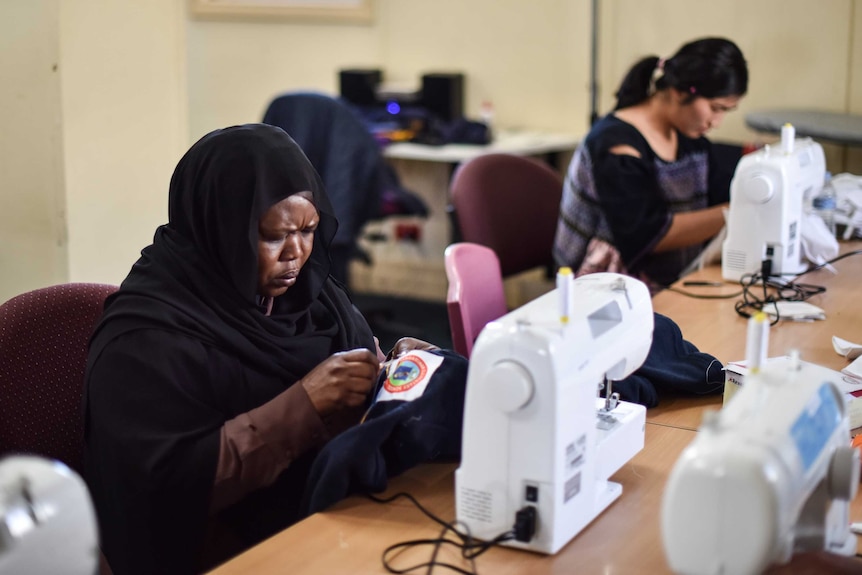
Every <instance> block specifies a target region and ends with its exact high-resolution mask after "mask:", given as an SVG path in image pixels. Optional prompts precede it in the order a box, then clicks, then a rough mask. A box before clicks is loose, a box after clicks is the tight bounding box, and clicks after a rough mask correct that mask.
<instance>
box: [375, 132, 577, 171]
mask: <svg viewBox="0 0 862 575" xmlns="http://www.w3.org/2000/svg"><path fill="white" fill-rule="evenodd" d="M577 145H578V138H576V137H575V136H572V135H569V134H545V133H541V132H528V131H524V132H517V131H509V132H506V131H504V132H501V133H500V135H499V136H498V137H497V138H495V139H494V141H493V142H491V143H490V144H487V145H475V144H445V145H442V146H426V145H424V144H414V143H411V142H397V143H394V144H389V145H388V146H387V147H386V149H385V150H384V152H383V154H384V155H385V156H386V157H387V158H390V159H393V160H417V161H424V162H444V163H450V164H458V163H461V162H463V161H465V160H469V159H471V158H475V157H476V156H481V155H483V154H496V153H507V154H518V155H520V156H538V155H544V154H557V153H559V152H565V151H573V150H574V149H575V147H576V146H577Z"/></svg>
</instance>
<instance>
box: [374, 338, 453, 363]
mask: <svg viewBox="0 0 862 575" xmlns="http://www.w3.org/2000/svg"><path fill="white" fill-rule="evenodd" d="M416 349H418V350H424V351H434V350H436V349H440V348H439V347H437V346H436V345H434V344H431V343H428V342H427V341H422V340H421V339H416V338H415V337H402V338H401V339H399V340H398V341H396V342H395V346H394V347H393V348H392V349H391V350H389V355H387V356H386V359H395V358H397V357H400V356H402V355H404V354H405V353H407V352H408V351H413V350H416Z"/></svg>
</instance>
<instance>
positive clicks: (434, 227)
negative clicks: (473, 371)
mask: <svg viewBox="0 0 862 575" xmlns="http://www.w3.org/2000/svg"><path fill="white" fill-rule="evenodd" d="M577 145H578V138H577V137H575V136H573V135H570V134H554V133H543V132H535V131H528V130H524V131H501V132H500V133H499V134H498V135H497V137H495V138H494V141H493V142H491V143H490V144H487V145H473V144H445V145H442V146H428V145H424V144H414V143H409V142H399V143H395V144H390V145H389V146H387V147H386V148H385V150H384V155H385V156H386V158H387V159H388V160H389V162H390V163H391V164H392V166H393V168H394V169H395V171H396V172H397V173H398V176H399V178H400V179H401V184H402V185H403V186H404V187H405V188H407V189H409V190H411V191H413V192H414V193H416V194H417V195H418V196H419V197H421V198H422V199H423V200H424V201H425V203H426V205H427V206H428V210H429V212H430V214H429V217H428V218H427V219H423V218H415V217H405V218H400V217H391V218H387V219H386V220H384V221H381V222H372V223H371V224H369V226H367V227H366V232H367V233H366V234H365V235H368V233H371V234H376V235H378V236H385V237H387V238H390V239H389V240H387V241H367V240H362V241H361V245H362V247H363V249H365V250H366V251H367V253H368V254H369V255H370V256H371V260H372V265H371V266H368V265H365V264H364V263H361V262H358V261H356V262H353V263H352V265H351V269H350V276H351V277H350V283H351V285H352V288H353V290H354V291H357V292H361V293H372V294H378V295H392V296H400V297H409V298H417V299H423V300H428V301H445V300H446V290H447V288H448V283H447V281H446V273H445V269H444V266H443V250H445V249H446V246H447V245H449V243H450V242H451V240H452V227H451V222H450V219H449V215H448V212H447V208H448V205H449V180H450V179H451V177H452V173H453V171H454V168H455V167H456V166H457V165H458V164H460V163H461V162H464V161H467V160H470V159H472V158H475V157H477V156H481V155H484V154H492V153H508V154H517V155H520V156H540V157H543V158H545V159H547V160H548V161H549V162H550V163H551V164H552V165H554V166H555V167H556V168H557V169H559V170H561V171H564V170H565V169H566V167H567V166H568V163H569V159H570V158H571V155H572V153H573V152H574V150H575V148H576V147H577ZM405 224H406V225H411V224H415V225H417V226H419V228H420V230H421V235H420V238H419V241H418V242H412V241H393V238H395V236H396V230H397V228H398V226H399V225H401V226H403V225H405Z"/></svg>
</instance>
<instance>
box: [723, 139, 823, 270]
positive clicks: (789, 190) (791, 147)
mask: <svg viewBox="0 0 862 575" xmlns="http://www.w3.org/2000/svg"><path fill="white" fill-rule="evenodd" d="M825 175H826V160H825V159H824V156H823V148H822V147H821V146H820V144H818V143H817V142H815V141H813V140H811V139H810V138H804V139H796V138H795V130H794V129H793V127H792V126H790V125H787V126H784V127H783V128H782V130H781V143H780V145H778V146H766V147H764V148H763V149H761V150H758V151H757V152H753V153H751V154H746V155H745V156H743V157H742V159H741V160H740V161H739V164H737V166H736V171H735V172H734V174H733V179H732V180H731V182H730V209H729V211H728V216H727V238H726V239H725V240H724V243H723V244H722V253H721V273H722V276H723V277H724V279H727V280H734V281H738V280H739V279H740V278H741V277H742V276H743V275H744V274H749V273H752V272H756V271H759V270H760V266H761V262H762V261H763V260H764V259H771V260H772V273H773V274H776V275H777V274H795V273H800V272H802V271H804V270H805V264H804V262H803V261H802V246H801V244H800V240H801V238H802V215H803V206H804V205H805V203H806V202H808V201H810V200H811V198H812V197H813V196H814V195H815V194H816V193H817V192H818V191H819V190H820V188H821V186H822V185H823V179H824V177H825Z"/></svg>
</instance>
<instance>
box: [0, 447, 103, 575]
mask: <svg viewBox="0 0 862 575" xmlns="http://www.w3.org/2000/svg"><path fill="white" fill-rule="evenodd" d="M96 525H97V524H96V514H95V512H94V510H93V506H92V504H91V503H90V495H89V493H88V491H87V487H86V485H84V482H83V480H81V478H80V477H78V475H76V474H75V472H74V471H72V470H71V469H69V468H68V467H66V466H65V465H63V464H62V463H59V462H57V461H50V460H47V459H44V458H41V457H35V456H23V455H22V456H11V457H6V458H3V459H0V573H10V574H11V573H39V574H43V575H51V574H55V573H56V574H58V575H59V574H61V573H62V574H64V575H94V574H95V573H97V572H98V567H99V547H98V532H97V527H96Z"/></svg>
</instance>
